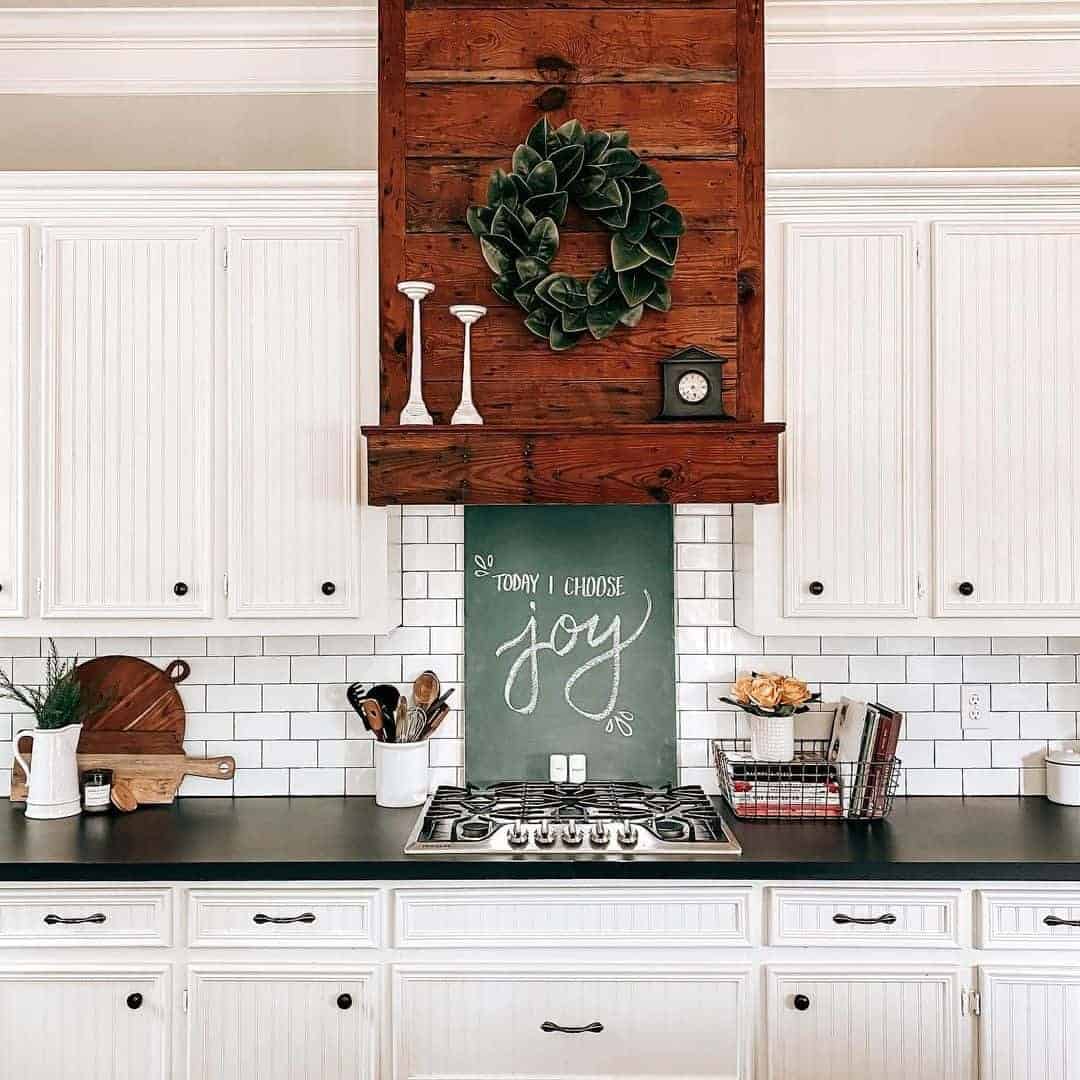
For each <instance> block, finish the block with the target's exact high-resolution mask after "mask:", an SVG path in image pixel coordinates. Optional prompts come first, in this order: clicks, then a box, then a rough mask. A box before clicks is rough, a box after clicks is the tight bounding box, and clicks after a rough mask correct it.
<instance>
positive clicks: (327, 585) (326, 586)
mask: <svg viewBox="0 0 1080 1080" xmlns="http://www.w3.org/2000/svg"><path fill="white" fill-rule="evenodd" d="M336 592H337V586H336V585H335V584H334V583H333V582H332V581H324V582H323V583H322V594H323V596H333V595H334V593H336Z"/></svg>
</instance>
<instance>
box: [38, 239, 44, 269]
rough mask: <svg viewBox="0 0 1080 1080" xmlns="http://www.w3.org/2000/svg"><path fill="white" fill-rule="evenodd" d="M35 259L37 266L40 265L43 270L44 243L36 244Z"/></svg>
mask: <svg viewBox="0 0 1080 1080" xmlns="http://www.w3.org/2000/svg"><path fill="white" fill-rule="evenodd" d="M37 261H38V266H40V267H41V269H42V270H44V269H45V245H44V244H39V245H38V249H37Z"/></svg>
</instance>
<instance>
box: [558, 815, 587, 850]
mask: <svg viewBox="0 0 1080 1080" xmlns="http://www.w3.org/2000/svg"><path fill="white" fill-rule="evenodd" d="M562 839H563V843H564V844H566V846H567V847H578V846H579V845H580V844H581V841H582V840H584V839H585V835H584V834H583V833H582V831H581V830H580V829H579V828H578V825H577V822H576V821H570V822H568V823H567V825H566V828H565V829H563V834H562Z"/></svg>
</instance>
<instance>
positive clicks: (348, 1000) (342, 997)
mask: <svg viewBox="0 0 1080 1080" xmlns="http://www.w3.org/2000/svg"><path fill="white" fill-rule="evenodd" d="M337 1007H338V1008H339V1009H351V1008H352V994H338V997H337Z"/></svg>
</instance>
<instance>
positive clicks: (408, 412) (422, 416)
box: [398, 281, 435, 424]
mask: <svg viewBox="0 0 1080 1080" xmlns="http://www.w3.org/2000/svg"><path fill="white" fill-rule="evenodd" d="M434 291H435V286H434V285H432V283H431V282H430V281H399V282H398V292H402V293H404V294H405V295H406V296H407V297H408V298H409V299H410V300H411V301H412V363H411V370H410V372H409V400H408V401H407V402H406V404H405V408H404V409H402V410H401V416H400V418H399V419H398V423H399V424H433V423H434V422H435V421H434V420H432V418H431V413H429V412H428V408H427V406H426V405H425V404H424V394H423V389H422V385H423V338H422V334H421V332H420V302H421V301H422V300H423V299H424V298H425V297H428V296H430V295H431V294H432V293H433V292H434Z"/></svg>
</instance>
